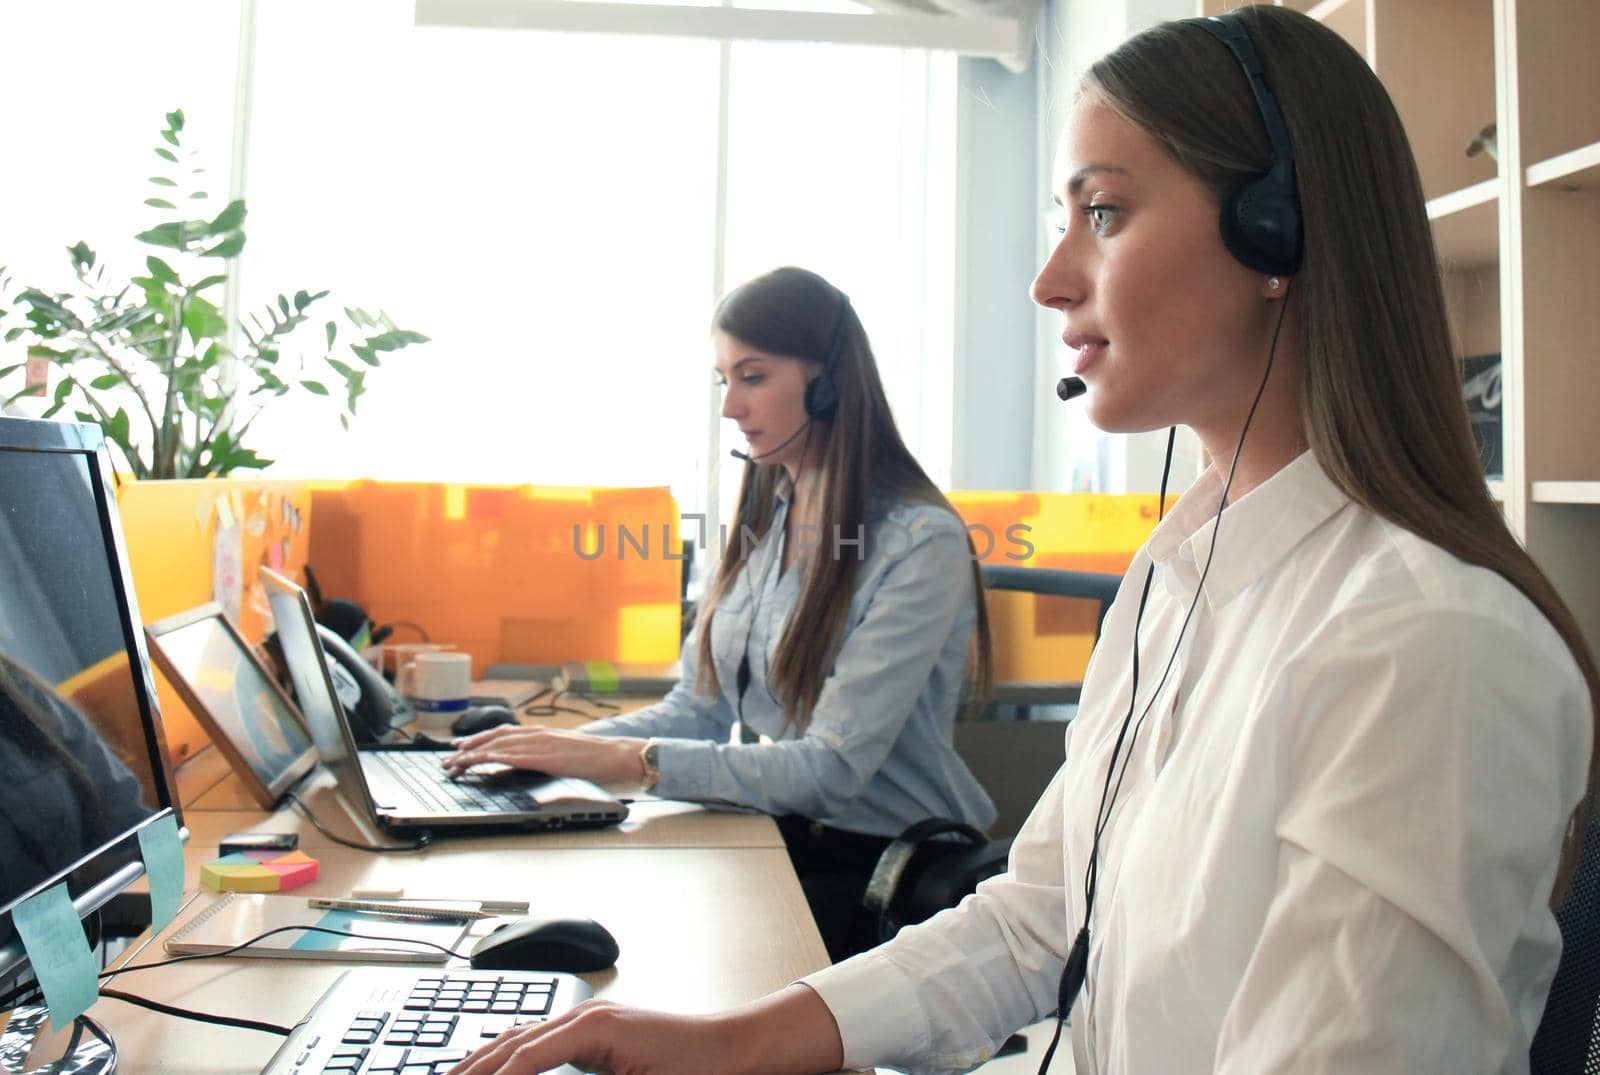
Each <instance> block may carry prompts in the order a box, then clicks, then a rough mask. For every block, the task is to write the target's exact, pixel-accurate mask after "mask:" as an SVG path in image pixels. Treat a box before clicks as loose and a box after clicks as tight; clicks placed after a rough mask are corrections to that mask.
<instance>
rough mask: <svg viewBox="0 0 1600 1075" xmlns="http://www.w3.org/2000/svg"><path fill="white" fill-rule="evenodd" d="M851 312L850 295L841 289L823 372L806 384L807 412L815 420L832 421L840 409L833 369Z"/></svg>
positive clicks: (823, 363)
mask: <svg viewBox="0 0 1600 1075" xmlns="http://www.w3.org/2000/svg"><path fill="white" fill-rule="evenodd" d="M849 312H850V296H849V295H846V294H845V293H844V292H843V291H841V292H839V314H838V316H837V317H835V318H834V319H833V334H832V336H831V337H830V338H829V340H828V353H827V355H826V356H824V357H823V359H822V373H821V374H820V375H819V376H817V377H816V378H814V379H813V380H812V381H811V382H810V383H809V384H807V385H806V414H807V415H808V416H809V417H810V418H811V419H812V420H813V421H817V422H827V421H831V420H832V419H833V416H834V414H835V413H836V412H837V411H838V409H839V385H838V383H837V382H836V381H835V380H834V379H833V371H834V367H835V366H837V365H838V364H839V343H840V341H841V340H843V339H844V321H845V316H846V315H847V314H849Z"/></svg>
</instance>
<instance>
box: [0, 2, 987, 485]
mask: <svg viewBox="0 0 1600 1075" xmlns="http://www.w3.org/2000/svg"><path fill="white" fill-rule="evenodd" d="M29 11H30V13H29V15H27V16H26V17H25V18H24V17H23V16H20V15H17V14H15V13H13V12H12V11H11V10H10V9H9V8H8V9H6V11H5V12H4V13H3V14H0V32H3V33H4V36H5V37H6V38H8V39H9V40H11V41H13V42H17V41H25V40H37V41H38V42H39V43H40V45H39V47H37V48H27V49H14V50H13V62H12V63H10V64H8V66H7V68H6V69H5V70H4V73H3V74H0V78H3V79H4V80H5V82H4V85H5V86H6V88H8V89H9V90H10V91H11V94H10V97H11V99H12V100H30V101H43V102H48V107H40V108H37V109H35V110H33V112H32V113H31V114H32V119H30V125H29V127H28V128H27V129H28V130H37V131H39V132H40V142H39V146H38V151H37V152H36V153H31V154H30V153H12V154H9V155H8V161H9V164H8V167H7V168H5V169H0V195H8V196H9V197H8V199H7V204H9V205H11V206H13V207H18V206H26V207H28V208H29V210H30V211H29V212H26V213H14V214H8V215H11V216H15V217H16V218H17V219H16V220H8V221H7V228H6V230H5V232H4V233H3V237H0V245H3V247H4V249H3V250H0V265H10V266H11V268H12V269H13V271H14V274H17V275H23V276H33V277H39V274H37V273H34V268H35V266H39V265H45V264H49V265H50V266H51V267H52V268H53V269H56V270H59V273H60V274H65V272H66V271H67V270H66V258H65V256H64V254H63V253H62V248H64V247H65V246H66V245H68V244H69V243H71V242H73V241H75V240H76V239H78V238H80V237H82V238H87V239H89V241H90V243H91V245H95V244H96V241H97V240H98V241H99V242H100V243H102V244H103V245H104V247H105V252H106V253H107V254H108V255H113V256H117V255H126V256H123V257H121V260H122V261H124V262H126V261H128V260H130V259H131V258H132V257H133V254H134V244H132V243H131V241H129V240H128V237H130V236H131V235H133V234H134V233H135V232H137V231H138V230H140V229H141V228H142V227H145V226H147V225H146V224H144V223H143V222H142V220H141V218H140V213H141V207H140V204H139V203H140V201H141V199H142V198H143V197H145V196H146V195H147V193H148V191H146V190H145V189H144V187H143V185H142V184H143V180H144V176H145V175H147V174H151V173H149V172H148V171H147V170H146V171H142V170H141V169H145V168H146V163H147V162H146V158H147V157H149V154H150V152H151V146H152V145H153V144H154V138H155V135H156V132H157V130H158V129H159V125H160V121H161V115H162V113H163V112H164V111H165V110H167V109H170V108H173V107H177V106H182V107H183V108H184V109H185V110H186V112H187V113H188V116H189V127H188V134H187V139H186V140H187V142H188V144H190V145H192V146H194V147H195V148H197V149H199V150H200V151H201V152H202V153H203V154H204V155H205V156H206V157H207V158H208V163H209V164H210V167H211V170H212V172H213V173H214V174H215V176H216V180H217V181H216V184H215V189H216V194H217V197H218V199H219V200H220V199H221V198H222V197H223V196H224V194H225V192H226V189H227V185H228V174H229V169H230V147H231V142H232V139H233V135H234V122H233V121H234V85H235V75H236V69H235V64H236V57H237V55H238V39H239V20H240V14H239V8H238V7H237V6H236V5H232V4H223V3H216V2H215V0H210V2H208V0H190V2H189V3H178V2H176V0H168V2H165V3H153V4H140V5H116V4H112V3H109V2H107V3H95V4H90V3H87V2H84V0H73V2H68V3H62V4H58V5H32V6H30V8H29ZM35 11H37V12H38V13H37V14H35V13H34V12H35ZM724 49H727V50H728V52H727V56H728V59H729V63H728V65H727V78H726V80H725V81H724V78H723V73H724V72H723V54H724ZM249 53H250V54H251V55H253V70H252V73H251V78H250V79H249V80H248V84H249V86H250V87H251V91H250V94H249V98H248V107H247V108H245V109H243V110H242V112H243V114H244V115H245V116H246V117H247V118H246V122H245V124H244V126H243V128H242V129H243V130H244V131H245V132H246V135H247V137H245V139H244V140H243V142H242V149H243V150H244V154H243V160H244V172H243V174H244V177H245V179H244V195H245V197H246V199H247V200H248V203H249V210H250V215H249V219H248V221H247V222H246V228H245V230H246V232H247V235H248V243H247V246H246V247H245V251H244V254H243V256H242V257H241V258H240V259H239V263H238V266H237V273H238V275H237V279H238V287H239V294H240V312H241V313H242V314H245V315H248V314H249V313H250V311H252V310H260V309H261V308H262V307H264V306H266V305H268V304H270V303H273V302H275V301H276V297H277V296H278V294H280V293H288V294H293V293H294V292H295V291H297V290H300V289H305V290H308V291H312V292H315V291H318V290H322V289H328V290H330V291H331V292H332V301H327V302H325V303H324V309H323V313H324V315H325V316H337V314H338V306H337V305H335V303H337V304H339V305H349V306H355V307H361V308H364V309H368V310H376V309H379V308H381V309H383V310H385V311H386V312H387V313H389V314H390V315H391V316H392V317H393V318H394V319H395V320H396V321H397V322H398V323H399V324H400V325H402V326H403V327H405V328H409V329H415V330H417V331H420V332H423V333H425V334H427V335H428V336H430V337H432V343H430V344H428V345H425V346H421V347H413V348H411V349H408V350H405V351H401V352H398V353H396V354H394V355H392V356H389V357H388V358H387V359H386V361H385V364H384V367H383V368H382V369H380V370H378V371H376V372H375V373H373V374H372V375H371V376H370V379H369V381H368V392H367V394H366V395H365V396H364V397H363V398H362V399H361V400H360V403H359V407H358V411H357V415H356V418H355V421H354V422H353V423H352V425H351V429H350V431H349V432H348V433H346V432H344V431H342V430H341V429H340V427H339V424H338V422H337V420H336V418H335V417H334V414H333V412H332V411H331V409H329V408H328V407H325V406H320V405H319V404H321V403H323V402H324V401H321V400H317V399H314V398H311V397H305V396H294V395H292V396H289V397H286V398H285V399H284V400H282V401H280V402H279V403H277V404H275V405H274V407H273V408H272V409H271V410H270V411H269V412H268V413H267V414H266V415H265V416H264V417H263V418H261V419H260V420H259V421H258V422H257V423H256V425H255V427H254V429H253V430H252V433H253V434H254V446H255V447H256V448H257V450H258V451H260V452H261V453H262V454H263V455H266V456H268V457H271V458H273V459H275V460H276V463H275V465H274V466H273V467H272V468H271V470H270V471H269V472H268V473H269V475H271V476H276V477H288V478H293V477H359V476H369V477H379V478H386V479H409V480H456V481H474V482H535V483H544V484H565V483H580V484H618V485H644V484H666V485H670V486H671V487H672V488H673V490H674V493H675V495H676V496H677V497H678V500H679V502H680V504H681V505H683V508H684V510H685V511H703V510H707V508H708V507H711V506H712V504H711V503H710V502H711V500H712V497H713V493H712V490H713V487H716V488H717V489H719V490H722V494H721V495H722V501H721V504H720V506H719V510H725V509H726V507H727V505H728V498H729V497H731V495H732V487H733V483H734V482H736V480H737V477H738V467H737V465H735V464H732V463H731V461H729V460H728V458H727V450H728V449H729V448H732V447H737V446H738V445H739V444H740V441H739V440H738V436H737V431H736V430H735V429H733V428H732V426H731V424H724V423H720V420H719V419H718V418H717V417H716V408H717V406H718V401H717V396H716V393H715V391H714V390H713V388H712V373H711V354H710V347H709V342H708V329H709V319H710V314H711V309H712V306H713V303H714V301H715V299H716V291H717V287H718V283H719V281H720V284H721V286H722V287H731V286H733V285H735V284H737V283H739V282H740V281H742V280H744V279H746V278H748V277H750V276H752V275H754V274H756V273H758V272H761V271H764V270H766V269H768V268H771V267H774V266H776V265H780V264H800V265H804V266H807V267H809V268H814V269H816V270H818V271H820V272H822V273H824V274H825V275H827V276H829V277H830V278H832V279H833V280H835V281H836V282H837V283H838V284H839V285H840V286H841V287H842V288H843V289H844V290H845V291H846V292H848V293H849V294H850V296H851V299H852V301H853V302H854V303H855V305H856V308H857V310H858V311H859V312H860V314H861V316H862V318H863V321H864V322H865V324H866V326H867V330H868V332H869V334H870V336H871V338H872V341H873V343H874V346H875V348H876V351H877V354H878V357H879V360H880V363H881V364H882V367H883V373H884V377H885V382H886V385H887V388H888V392H889V397H890V400H891V402H892V403H893V405H894V407H895V410H896V415H897V417H898V419H899V420H900V423H901V426H902V430H903V431H904V432H905V434H906V436H907V439H908V441H909V442H910V443H911V446H912V449H913V450H914V451H916V452H917V453H918V454H919V456H920V457H921V458H922V460H923V461H924V463H925V464H926V465H927V466H928V468H929V470H930V472H931V473H932V474H933V475H934V476H935V478H936V479H940V480H947V479H948V476H949V472H950V456H951V445H950V441H949V436H950V434H949V428H950V381H951V372H950V371H951V365H952V362H951V354H950V351H951V329H952V322H953V313H952V310H953V299H952V295H951V291H952V281H953V279H954V270H953V265H952V260H953V256H952V246H953V228H954V220H955V213H954V199H955V194H954V173H955V167H954V148H953V147H954V144H955V133H954V130H953V126H954V121H955V60H954V58H953V57H951V56H949V55H941V54H935V53H929V52H924V51H917V50H903V49H893V48H878V47H854V46H836V45H821V44H779V43H736V44H733V45H729V46H724V45H722V44H719V43H717V42H713V41H703V40H694V39H681V38H671V37H645V36H637V37H635V36H610V35H594V34H577V33H551V32H541V31H523V30H510V31H508V30H460V29H441V28H433V27H418V26H416V25H414V22H413V3H412V0H340V2H338V3H326V2H324V0H272V2H271V3H260V4H257V5H255V29H254V38H253V48H252V49H250V50H249ZM724 122H725V125H726V140H725V141H724V140H723V139H722V138H721V137H719V136H720V134H721V128H722V125H723V124H724ZM12 144H13V146H14V147H15V146H17V145H18V144H19V142H18V140H17V139H13V142H12ZM149 160H150V161H153V160H154V158H153V157H149ZM118 240H121V244H120V245H119V244H118ZM142 268H143V252H142V251H139V252H138V261H137V263H136V264H125V265H123V266H122V271H123V272H124V273H125V274H128V275H131V274H133V273H136V272H139V271H142ZM24 269H25V270H26V272H18V270H24ZM39 278H42V277H39ZM30 282H31V281H30ZM309 336H310V337H312V338H311V339H309V340H308V341H307V342H308V343H310V344H315V343H316V342H319V340H320V333H310V334H309ZM0 357H8V358H10V360H11V361H15V360H17V358H19V357H20V356H19V355H16V354H13V355H10V356H0ZM286 359H292V355H290V356H286ZM7 364H10V363H9V362H0V365H7ZM719 438H720V443H719Z"/></svg>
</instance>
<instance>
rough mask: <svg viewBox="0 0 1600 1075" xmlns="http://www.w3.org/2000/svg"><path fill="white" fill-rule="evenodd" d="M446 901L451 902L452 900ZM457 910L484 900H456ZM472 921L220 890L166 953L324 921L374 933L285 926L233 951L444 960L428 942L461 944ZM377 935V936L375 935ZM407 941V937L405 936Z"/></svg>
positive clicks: (202, 950)
mask: <svg viewBox="0 0 1600 1075" xmlns="http://www.w3.org/2000/svg"><path fill="white" fill-rule="evenodd" d="M449 906H451V907H452V908H454V907H455V906H456V904H454V903H452V904H450V905H449ZM459 906H460V909H461V910H477V909H479V908H481V906H482V904H478V903H475V902H472V901H461V902H460V905H459ZM472 925H473V923H471V922H462V921H454V920H451V921H432V920H427V919H415V918H391V917H383V916H379V915H373V914H362V913H359V912H356V911H324V910H317V909H314V908H312V907H311V906H310V904H309V903H308V902H307V900H306V899H305V897H301V896H275V895H270V894H268V893H263V892H225V893H223V894H222V895H220V896H219V897H217V898H216V899H215V900H213V901H212V902H210V903H207V904H205V905H204V906H202V907H200V909H199V910H198V911H196V912H195V913H194V915H192V916H191V917H190V918H189V919H188V920H187V921H186V922H184V924H183V925H182V926H180V927H179V928H178V929H177V930H176V931H174V932H173V934H172V935H171V936H170V937H168V938H167V942H166V949H167V951H168V952H169V953H171V954H172V955H207V954H210V953H215V952H221V951H224V950H225V949H228V948H232V947H233V946H234V945H236V944H243V943H244V942H245V941H248V940H250V938H252V937H257V936H260V935H261V934H262V933H265V932H266V931H267V930H270V929H276V928H278V927H280V926H322V927H324V928H326V929H342V930H347V931H349V932H351V933H362V934H366V935H367V936H368V937H371V938H375V939H372V940H366V939H362V938H358V937H341V936H338V935H336V934H332V933H316V932H309V931H306V930H286V931H285V932H283V933H275V934H273V935H272V936H271V937H268V938H266V939H265V940H262V941H258V942H256V943H255V944H252V945H251V946H250V947H248V948H241V949H239V951H237V952H234V953H232V954H233V955H238V956H267V957H269V958H278V959H336V960H339V961H340V962H343V963H443V962H445V960H447V959H449V958H450V957H449V956H448V955H446V954H445V953H444V952H442V951H440V950H439V949H438V948H433V947H429V946H428V945H427V944H421V943H415V942H431V943H432V944H437V945H440V946H441V947H443V948H453V949H457V950H459V949H460V947H461V944H462V941H463V940H464V939H465V938H466V936H467V933H468V931H469V930H470V929H471V928H472ZM378 938H381V939H378ZM408 942H410V943H408Z"/></svg>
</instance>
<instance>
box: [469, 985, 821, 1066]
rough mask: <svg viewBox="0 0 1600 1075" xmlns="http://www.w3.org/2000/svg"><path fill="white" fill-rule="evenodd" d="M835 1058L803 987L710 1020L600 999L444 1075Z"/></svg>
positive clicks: (817, 1002)
mask: <svg viewBox="0 0 1600 1075" xmlns="http://www.w3.org/2000/svg"><path fill="white" fill-rule="evenodd" d="M843 1060H844V1046H843V1044H842V1043H841V1042H840V1039H839V1027H838V1025H837V1024H836V1023H835V1022H834V1021H833V1013H831V1012H830V1011H828V1008H827V1005H825V1004H823V1003H822V998H821V997H819V996H817V994H816V993H813V992H812V991H811V990H810V989H809V988H808V987H806V986H803V985H791V986H789V987H788V988H787V989H783V990H780V991H779V992H777V993H773V994H771V995H770V996H766V997H763V998H762V999H760V1000H757V1001H753V1002H752V1003H750V1004H746V1005H743V1006H742V1007H739V1008H734V1009H730V1010H729V1011H726V1012H722V1013H720V1014H717V1015H668V1014H665V1013H663V1012H652V1011H644V1010H641V1009H639V1008H625V1007H623V1006H622V1005H620V1004H612V1003H610V1002H609V1001H604V1000H591V1001H586V1002H585V1003H583V1004H580V1005H578V1006H577V1007H576V1008H574V1009H572V1010H571V1011H570V1012H567V1013H566V1014H564V1015H562V1016H560V1017H558V1018H555V1019H552V1020H550V1021H549V1022H548V1023H528V1024H524V1025H523V1026H519V1027H514V1028H512V1029H511V1030H508V1031H506V1032H505V1033H504V1034H501V1035H500V1036H499V1037H498V1038H496V1039H494V1040H493V1041H491V1042H490V1043H489V1044H488V1045H485V1046H484V1047H483V1048H481V1049H479V1050H478V1051H477V1052H475V1053H473V1054H472V1055H471V1056H469V1057H467V1059H465V1060H463V1061H462V1062H461V1063H460V1064H459V1065H457V1066H456V1067H455V1068H453V1069H452V1070H451V1073H450V1075H490V1073H491V1072H503V1073H505V1075H535V1073H536V1072H542V1071H549V1070H551V1069H552V1068H557V1067H560V1066H561V1065H562V1064H571V1065H573V1066H574V1067H576V1068H579V1069H581V1070H583V1071H605V1072H611V1073H612V1075H721V1073H723V1072H746V1071H761V1072H767V1073H770V1075H814V1073H816V1072H821V1071H834V1070H836V1069H837V1068H838V1067H839V1065H840V1063H842V1062H843Z"/></svg>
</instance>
